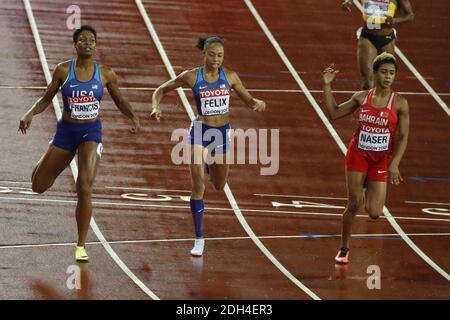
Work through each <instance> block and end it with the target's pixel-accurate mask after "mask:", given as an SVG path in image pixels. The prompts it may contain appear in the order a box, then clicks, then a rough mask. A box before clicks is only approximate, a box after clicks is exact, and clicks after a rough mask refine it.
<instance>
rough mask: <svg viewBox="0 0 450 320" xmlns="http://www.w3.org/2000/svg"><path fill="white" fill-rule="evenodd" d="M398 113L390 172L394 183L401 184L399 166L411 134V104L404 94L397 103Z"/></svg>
mask: <svg viewBox="0 0 450 320" xmlns="http://www.w3.org/2000/svg"><path fill="white" fill-rule="evenodd" d="M395 107H396V109H397V115H398V128H397V131H396V132H395V137H394V152H393V156H392V160H391V162H390V164H389V168H388V174H389V180H390V182H391V183H392V184H399V183H400V182H402V181H403V178H402V176H401V175H400V171H399V169H398V166H399V165H400V160H401V159H402V157H403V154H404V153H405V150H406V145H407V144H408V135H409V106H408V101H407V100H406V99H405V98H403V97H402V96H398V102H397V103H396V105H395Z"/></svg>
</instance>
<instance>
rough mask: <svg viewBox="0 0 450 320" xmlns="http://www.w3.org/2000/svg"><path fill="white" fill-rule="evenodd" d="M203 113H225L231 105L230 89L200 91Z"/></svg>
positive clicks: (206, 114) (211, 114)
mask: <svg viewBox="0 0 450 320" xmlns="http://www.w3.org/2000/svg"><path fill="white" fill-rule="evenodd" d="M199 95H200V102H201V108H202V114H203V115H205V116H215V115H221V114H225V113H227V112H228V110H229V106H230V91H229V90H228V89H227V88H220V89H206V90H201V91H199Z"/></svg>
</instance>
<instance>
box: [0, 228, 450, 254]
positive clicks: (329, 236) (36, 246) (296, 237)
mask: <svg viewBox="0 0 450 320" xmlns="http://www.w3.org/2000/svg"><path fill="white" fill-rule="evenodd" d="M408 236H410V237H447V236H450V233H448V232H441V233H433V232H429V233H408ZM312 237H315V238H331V237H333V238H334V237H340V234H303V235H290V236H259V237H258V238H260V239H267V240H277V239H302V238H312ZM352 237H354V238H362V237H363V238H379V237H399V235H398V234H397V233H368V234H353V235H352ZM194 240H195V238H181V239H139V240H113V241H109V243H111V244H141V243H167V242H186V241H189V242H190V241H194ZM205 240H208V241H230V240H251V238H250V237H216V238H205ZM86 244H89V245H98V244H101V242H98V241H89V242H86ZM73 245H75V243H74V242H63V243H40V244H16V245H1V246H0V250H1V249H24V248H42V247H64V246H73Z"/></svg>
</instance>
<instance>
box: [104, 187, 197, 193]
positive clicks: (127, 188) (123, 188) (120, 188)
mask: <svg viewBox="0 0 450 320" xmlns="http://www.w3.org/2000/svg"><path fill="white" fill-rule="evenodd" d="M105 189H118V190H140V191H173V192H189V193H191V192H192V191H191V190H176V189H151V188H136V187H105Z"/></svg>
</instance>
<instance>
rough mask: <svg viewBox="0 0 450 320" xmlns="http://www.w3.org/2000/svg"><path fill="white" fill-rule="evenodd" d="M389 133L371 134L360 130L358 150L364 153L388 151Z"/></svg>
mask: <svg viewBox="0 0 450 320" xmlns="http://www.w3.org/2000/svg"><path fill="white" fill-rule="evenodd" d="M390 139H391V134H390V132H386V133H372V132H367V131H363V130H361V131H360V132H359V142H358V148H359V149H361V150H366V151H386V150H388V149H389V141H390Z"/></svg>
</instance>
